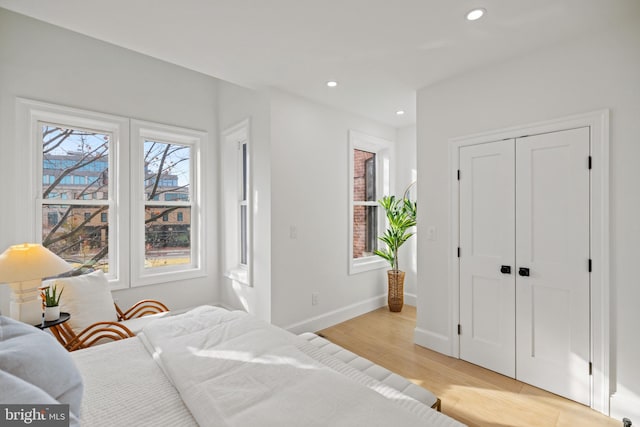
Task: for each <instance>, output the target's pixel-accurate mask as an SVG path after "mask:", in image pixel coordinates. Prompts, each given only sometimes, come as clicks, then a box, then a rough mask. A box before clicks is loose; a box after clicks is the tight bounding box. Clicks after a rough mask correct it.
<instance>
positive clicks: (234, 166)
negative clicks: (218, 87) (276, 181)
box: [221, 118, 253, 287]
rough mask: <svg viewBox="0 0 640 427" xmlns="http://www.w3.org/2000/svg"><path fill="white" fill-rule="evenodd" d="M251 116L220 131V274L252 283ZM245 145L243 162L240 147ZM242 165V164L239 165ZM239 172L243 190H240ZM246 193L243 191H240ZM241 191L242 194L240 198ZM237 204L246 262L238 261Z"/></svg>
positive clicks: (240, 257) (240, 258) (240, 238)
mask: <svg viewBox="0 0 640 427" xmlns="http://www.w3.org/2000/svg"><path fill="white" fill-rule="evenodd" d="M250 129H251V120H250V118H246V119H244V120H242V121H240V122H239V123H236V124H235V125H233V126H230V127H228V128H227V129H225V130H223V131H222V133H221V141H222V152H223V153H222V159H221V160H222V162H223V163H222V173H223V178H222V192H223V198H224V203H223V224H224V233H223V234H224V236H223V239H224V250H223V266H224V276H225V277H227V278H229V279H231V280H233V281H235V282H238V283H240V284H242V285H246V286H249V287H251V286H253V285H252V279H253V277H252V270H253V268H252V265H253V238H252V236H253V202H252V195H253V184H252V179H251V177H252V174H251V135H250ZM243 146H245V147H246V151H245V153H246V162H245V163H244V164H243V156H242V154H243V151H242V147H243ZM243 166H244V167H243ZM243 173H244V174H245V176H246V178H244V179H245V180H246V189H244V190H246V191H243V182H245V181H243ZM244 193H246V194H244ZM243 194H244V195H245V196H246V197H245V199H244V200H243ZM241 206H246V212H247V214H246V223H245V225H246V229H245V233H246V234H245V239H246V252H247V253H246V258H247V259H246V263H243V262H242V235H243V230H242V221H241V209H242V208H241Z"/></svg>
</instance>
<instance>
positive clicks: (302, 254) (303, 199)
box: [271, 91, 396, 331]
mask: <svg viewBox="0 0 640 427" xmlns="http://www.w3.org/2000/svg"><path fill="white" fill-rule="evenodd" d="M350 129H354V130H357V131H360V132H362V133H365V134H368V135H372V136H377V137H381V138H384V139H387V140H390V141H395V139H396V132H395V129H394V128H391V127H388V126H385V125H381V124H378V123H376V122H373V121H371V120H367V119H363V118H361V117H358V116H356V115H353V114H349V113H345V112H340V111H337V110H334V109H331V108H328V107H324V106H322V105H319V104H315V103H312V102H309V101H307V100H305V99H303V98H299V97H296V96H293V95H289V94H286V93H283V92H278V91H273V92H272V93H271V190H272V193H271V194H272V199H271V220H272V222H271V232H272V235H271V260H272V264H271V269H272V270H271V272H272V276H271V297H272V302H271V313H272V321H273V322H274V323H275V324H277V325H280V326H285V327H289V328H290V329H292V330H294V331H298V330H314V329H319V328H322V327H326V326H329V325H331V324H334V323H336V322H339V321H342V320H345V319H347V318H350V317H352V316H354V315H357V314H362V313H364V312H366V311H369V310H371V309H373V308H376V307H379V306H381V305H384V304H386V272H385V270H384V269H381V270H374V271H369V272H365V273H360V274H355V275H349V274H348V259H349V257H348V252H347V251H348V250H349V243H348V237H347V236H348V227H349V217H348V216H349V215H348V212H349V210H348V188H349V187H348V186H349V182H348V172H349V164H348V131H349V130H350ZM291 227H295V229H296V231H297V238H295V239H294V238H291V237H290V231H291ZM312 292H318V293H319V304H318V305H315V306H314V305H311V294H312Z"/></svg>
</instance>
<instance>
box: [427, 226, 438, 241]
mask: <svg viewBox="0 0 640 427" xmlns="http://www.w3.org/2000/svg"><path fill="white" fill-rule="evenodd" d="M436 238H437V230H436V227H435V225H430V226H428V227H427V240H436Z"/></svg>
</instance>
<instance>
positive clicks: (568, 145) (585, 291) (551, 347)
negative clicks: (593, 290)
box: [515, 128, 590, 405]
mask: <svg viewBox="0 0 640 427" xmlns="http://www.w3.org/2000/svg"><path fill="white" fill-rule="evenodd" d="M515 146H516V171H517V175H516V271H515V273H516V274H517V279H516V313H517V319H516V328H517V329H516V331H517V338H516V342H517V346H516V355H517V361H516V366H517V373H516V378H517V379H518V380H521V381H524V382H527V383H529V384H532V385H535V386H538V387H540V388H543V389H545V390H549V391H551V392H554V393H557V394H560V395H562V396H565V397H568V398H570V399H573V400H575V401H578V402H581V403H583V404H585V405H589V403H590V399H589V395H590V393H589V391H590V382H589V355H590V351H589V346H590V343H589V339H590V338H589V337H590V327H589V315H590V314H589V287H590V282H589V270H588V268H589V169H588V156H589V151H590V150H589V129H588V128H580V129H573V130H567V131H561V132H553V133H548V134H542V135H536V136H531V137H526V138H521V139H518V140H517V141H516V144H515Z"/></svg>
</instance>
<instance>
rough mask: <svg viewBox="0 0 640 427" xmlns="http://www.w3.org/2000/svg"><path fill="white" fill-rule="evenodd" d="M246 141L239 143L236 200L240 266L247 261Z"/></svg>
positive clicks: (244, 264)
mask: <svg viewBox="0 0 640 427" xmlns="http://www.w3.org/2000/svg"><path fill="white" fill-rule="evenodd" d="M247 155H248V154H247V141H246V140H245V141H243V142H241V143H240V156H239V157H240V176H241V177H242V178H241V179H240V197H239V200H238V212H240V265H243V266H246V265H247V261H248V257H249V254H248V247H247V244H248V242H247V238H248V233H247V227H248V224H247V206H248V204H247V192H248V185H249V183H248V182H247V175H248V170H247V165H248V157H247Z"/></svg>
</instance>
